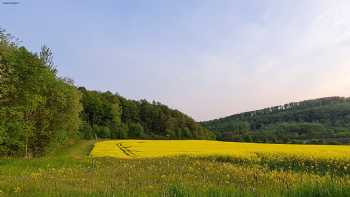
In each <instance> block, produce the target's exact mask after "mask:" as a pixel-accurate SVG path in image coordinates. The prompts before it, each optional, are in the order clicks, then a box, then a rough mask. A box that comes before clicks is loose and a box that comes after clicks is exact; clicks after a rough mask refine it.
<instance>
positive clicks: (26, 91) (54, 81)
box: [0, 29, 213, 157]
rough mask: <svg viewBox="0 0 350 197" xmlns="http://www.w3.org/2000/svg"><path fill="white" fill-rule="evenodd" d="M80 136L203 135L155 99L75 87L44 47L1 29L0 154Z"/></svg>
mask: <svg viewBox="0 0 350 197" xmlns="http://www.w3.org/2000/svg"><path fill="white" fill-rule="evenodd" d="M79 138H86V139H92V138H113V139H125V138H166V139H208V138H213V134H212V133H211V132H210V131H208V130H207V129H205V128H203V127H202V126H200V125H199V124H198V123H196V122H195V121H194V120H193V119H192V118H190V117H188V116H187V115H185V114H183V113H181V112H179V111H177V110H173V109H170V108H168V107H167V106H166V105H163V104H160V103H158V102H153V103H149V102H147V101H146V100H141V101H134V100H128V99H126V98H124V97H122V96H119V95H118V94H112V93H111V92H98V91H89V90H86V89H85V88H83V87H80V88H77V87H76V86H75V85H74V84H73V82H72V80H70V79H67V78H62V77H59V76H58V75H57V70H56V66H55V65H54V62H53V55H52V52H51V50H50V49H49V48H47V47H45V46H44V47H42V49H41V52H40V53H32V52H30V51H29V50H27V49H26V48H25V47H23V46H19V44H18V42H16V41H15V40H14V39H13V37H12V36H11V35H9V34H7V33H6V31H4V30H3V29H0V155H2V156H4V155H9V156H11V155H12V156H16V155H17V156H27V157H30V156H40V155H43V154H45V153H47V152H48V151H50V150H52V149H55V148H57V147H58V146H60V145H61V144H64V143H66V142H67V141H69V140H72V139H73V140H74V139H79Z"/></svg>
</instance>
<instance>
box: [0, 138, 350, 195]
mask: <svg viewBox="0 0 350 197" xmlns="http://www.w3.org/2000/svg"><path fill="white" fill-rule="evenodd" d="M93 144H94V142H93V141H80V142H79V143H76V144H73V145H71V146H69V147H66V148H64V149H62V150H60V151H57V152H55V153H52V154H49V155H48V156H46V157H43V158H36V159H31V160H25V159H1V160H0V196H218V197H219V196H291V197H292V196H350V178H349V177H348V176H347V175H346V176H337V175H336V174H329V173H323V174H320V173H313V172H309V171H306V170H305V171H303V170H302V169H298V170H293V169H284V168H281V169H275V168H271V167H268V166H266V165H265V164H264V165H262V164H260V163H239V162H235V161H234V160H232V159H231V160H228V159H226V160H225V159H223V158H219V159H218V158H216V159H214V158H191V157H169V158H157V159H133V160H121V159H113V158H97V159H92V158H90V157H89V156H88V153H89V152H90V150H91V148H92V146H93Z"/></svg>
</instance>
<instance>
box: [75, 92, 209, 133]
mask: <svg viewBox="0 0 350 197" xmlns="http://www.w3.org/2000/svg"><path fill="white" fill-rule="evenodd" d="M79 90H80V91H81V92H82V99H81V101H82V104H83V111H82V113H81V119H82V127H81V129H80V133H81V136H82V137H83V138H87V139H91V138H119V139H124V138H152V139H155V138H156V139H215V136H214V135H213V133H212V132H210V131H208V130H207V129H205V128H204V127H201V126H200V125H199V124H198V123H196V122H195V121H194V120H193V119H192V118H190V117H188V116H187V115H185V114H183V113H181V112H180V111H178V110H173V109H170V108H169V107H167V106H166V105H163V104H161V103H159V102H152V103H149V102H148V101H146V100H140V101H135V100H129V99H126V98H124V97H122V96H119V95H118V94H112V93H111V92H98V91H88V90H86V89H85V88H83V87H80V88H79Z"/></svg>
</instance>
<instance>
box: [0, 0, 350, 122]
mask: <svg viewBox="0 0 350 197" xmlns="http://www.w3.org/2000/svg"><path fill="white" fill-rule="evenodd" d="M0 2H1V4H0V27H2V28H4V29H6V30H7V31H8V32H9V33H11V34H13V35H15V36H16V37H18V38H20V40H21V41H22V42H21V45H24V46H26V47H27V48H29V49H30V50H32V51H34V52H38V51H40V47H41V46H42V45H47V46H48V47H50V48H51V49H52V50H53V53H54V62H55V64H56V65H57V68H58V70H59V75H60V76H65V77H69V78H72V79H73V80H74V81H75V83H76V84H77V85H78V86H85V87H86V88H88V89H95V90H100V91H106V90H110V91H111V92H114V93H116V92H117V93H119V94H120V95H122V96H125V97H127V98H130V99H142V98H145V99H147V100H150V101H152V100H156V101H160V102H161V103H164V104H166V105H168V106H170V107H171V108H176V109H179V110H180V111H183V112H184V113H186V114H188V115H190V116H192V117H193V118H194V119H195V120H197V121H202V120H210V119H214V118H219V117H224V116H227V115H231V114H234V113H239V112H244V111H250V110H255V109H260V108H264V107H268V106H275V105H280V104H285V103H289V102H293V101H301V100H305V99H312V98H319V97H327V96H350V12H349V10H350V1H348V0H337V1H332V0H307V1H305V0H284V1H278V0H215V1H213V0H127V1H126V0H103V1H96V0H94V1H91V0H84V1H83V0H74V1H71V0H56V1H47V0H16V2H18V4H4V3H3V2H5V1H3V0H0ZM7 2H8V1H7Z"/></svg>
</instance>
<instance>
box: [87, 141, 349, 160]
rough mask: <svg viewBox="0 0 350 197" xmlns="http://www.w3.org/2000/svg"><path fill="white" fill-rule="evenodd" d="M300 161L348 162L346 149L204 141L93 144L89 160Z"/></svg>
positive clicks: (107, 142) (337, 146)
mask: <svg viewBox="0 0 350 197" xmlns="http://www.w3.org/2000/svg"><path fill="white" fill-rule="evenodd" d="M261 154H263V155H270V156H273V157H274V158H275V159H278V157H279V156H286V155H288V156H293V157H303V158H308V159H327V160H329V159H332V160H342V159H346V160H348V159H349V158H350V146H339V145H292V144H257V143H239V142H220V141H207V140H111V141H102V142H98V143H96V144H95V147H94V149H93V150H92V152H91V155H92V156H93V157H116V158H123V159H129V158H155V157H166V156H180V155H188V156H233V157H241V158H254V157H256V156H257V155H261Z"/></svg>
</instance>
